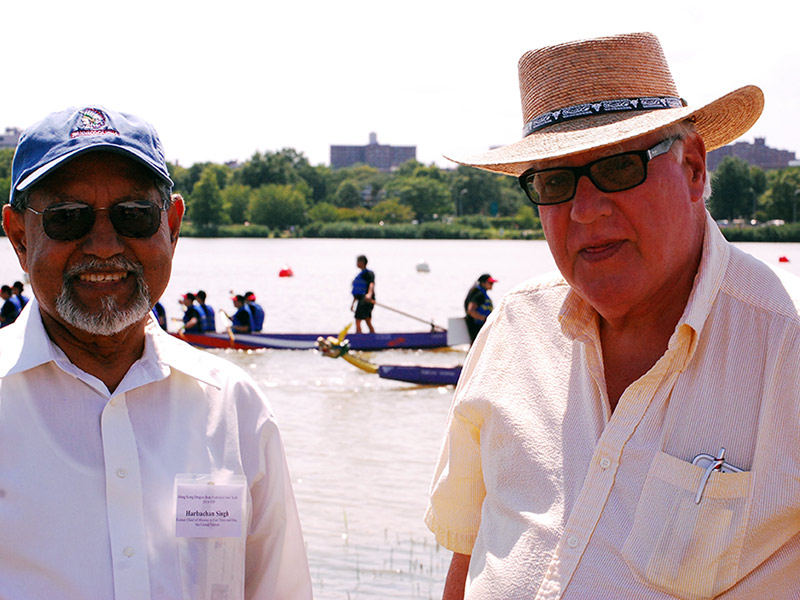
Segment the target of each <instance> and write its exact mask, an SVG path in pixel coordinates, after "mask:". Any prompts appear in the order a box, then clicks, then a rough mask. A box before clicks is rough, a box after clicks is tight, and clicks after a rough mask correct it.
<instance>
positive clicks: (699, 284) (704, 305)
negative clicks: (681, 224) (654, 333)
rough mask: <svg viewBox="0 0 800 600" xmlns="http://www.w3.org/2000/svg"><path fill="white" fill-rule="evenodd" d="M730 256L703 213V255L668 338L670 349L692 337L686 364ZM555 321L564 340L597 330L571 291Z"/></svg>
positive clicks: (589, 310)
mask: <svg viewBox="0 0 800 600" xmlns="http://www.w3.org/2000/svg"><path fill="white" fill-rule="evenodd" d="M729 257H730V245H729V244H728V242H727V241H726V240H725V238H724V236H723V235H722V233H721V232H720V230H719V228H718V227H717V224H716V223H715V222H714V219H713V218H712V217H711V215H710V214H709V213H708V211H706V223H705V234H704V236H703V254H702V256H701V258H700V266H699V268H698V269H697V274H696V275H695V280H694V285H693V286H692V292H691V294H690V295H689V301H688V302H687V303H686V308H685V309H684V311H683V315H682V316H681V318H680V320H679V321H678V324H677V326H676V327H675V334H673V336H672V338H671V339H670V347H673V345H674V343H676V342H677V338H678V337H679V336H680V335H681V334H682V333H685V334H688V335H690V336H691V339H690V345H689V351H688V353H687V357H686V359H687V361H688V360H689V359H690V358H691V356H692V354H694V351H695V348H696V347H697V339H698V336H699V334H700V332H701V331H702V329H703V325H704V324H705V322H706V319H707V318H708V315H709V313H710V312H711V307H712V306H713V304H714V300H715V299H716V297H717V293H718V292H719V290H720V287H721V285H722V279H723V277H724V276H725V270H726V266H727V264H728V259H729ZM558 319H559V322H560V324H561V331H562V333H563V334H564V335H565V336H566V337H568V338H569V339H572V340H578V341H583V340H586V339H588V338H589V337H590V336H591V335H592V332H593V331H594V330H595V329H596V323H597V319H598V315H597V311H595V310H594V309H593V308H592V307H591V306H590V305H589V303H588V302H586V301H585V300H584V299H583V298H581V297H580V296H579V295H578V294H577V293H576V292H575V291H574V290H572V289H570V290H569V292H568V293H567V296H566V298H565V299H564V302H563V304H562V305H561V310H560V311H559V314H558Z"/></svg>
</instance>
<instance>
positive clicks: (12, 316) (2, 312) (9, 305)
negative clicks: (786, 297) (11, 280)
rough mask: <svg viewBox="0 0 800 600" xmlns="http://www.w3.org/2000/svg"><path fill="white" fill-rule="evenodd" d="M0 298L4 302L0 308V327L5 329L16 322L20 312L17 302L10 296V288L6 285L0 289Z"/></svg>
mask: <svg viewBox="0 0 800 600" xmlns="http://www.w3.org/2000/svg"><path fill="white" fill-rule="evenodd" d="M0 298H2V299H3V300H5V302H3V306H2V308H0V327H5V326H6V325H11V324H12V323H13V322H14V321H16V320H17V317H18V316H19V312H20V310H19V304H18V303H17V300H16V299H15V298H13V297H12V296H11V288H10V287H9V286H7V285H4V286H3V287H2V288H0Z"/></svg>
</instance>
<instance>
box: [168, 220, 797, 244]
mask: <svg viewBox="0 0 800 600" xmlns="http://www.w3.org/2000/svg"><path fill="white" fill-rule="evenodd" d="M486 221H487V223H486V224H485V225H483V226H478V227H476V226H474V225H467V224H459V223H441V222H434V223H422V224H420V225H412V224H384V225H380V224H372V223H354V222H344V221H341V222H336V223H309V224H308V225H304V226H302V227H295V228H293V229H285V230H280V229H271V228H269V227H266V226H264V225H220V226H218V227H215V228H207V227H206V228H198V227H196V226H194V225H193V224H192V223H186V224H184V226H183V227H182V228H181V236H182V237H198V238H331V239H348V238H364V239H442V240H544V232H543V231H542V230H541V229H538V228H537V229H522V228H519V227H515V224H514V223H509V219H486ZM720 230H721V231H722V234H723V235H724V236H725V238H726V239H727V240H728V241H729V242H773V243H774V242H800V223H787V224H785V225H734V226H721V227H720Z"/></svg>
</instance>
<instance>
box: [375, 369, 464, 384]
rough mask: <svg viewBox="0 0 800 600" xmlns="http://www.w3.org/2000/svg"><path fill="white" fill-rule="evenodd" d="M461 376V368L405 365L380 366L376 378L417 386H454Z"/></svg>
mask: <svg viewBox="0 0 800 600" xmlns="http://www.w3.org/2000/svg"><path fill="white" fill-rule="evenodd" d="M459 375H461V367H460V366H458V367H420V366H407V365H381V366H379V367H378V376H379V377H382V378H383V379H392V380H394V381H406V382H408V383H416V384H419V385H455V384H456V383H458V377H459Z"/></svg>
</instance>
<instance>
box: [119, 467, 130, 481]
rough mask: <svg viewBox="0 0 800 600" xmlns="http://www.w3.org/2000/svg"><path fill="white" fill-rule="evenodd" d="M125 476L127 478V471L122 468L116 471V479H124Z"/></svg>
mask: <svg viewBox="0 0 800 600" xmlns="http://www.w3.org/2000/svg"><path fill="white" fill-rule="evenodd" d="M127 476H128V469H123V468H120V469H117V477H119V478H120V479H124V478H125V477H127Z"/></svg>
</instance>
